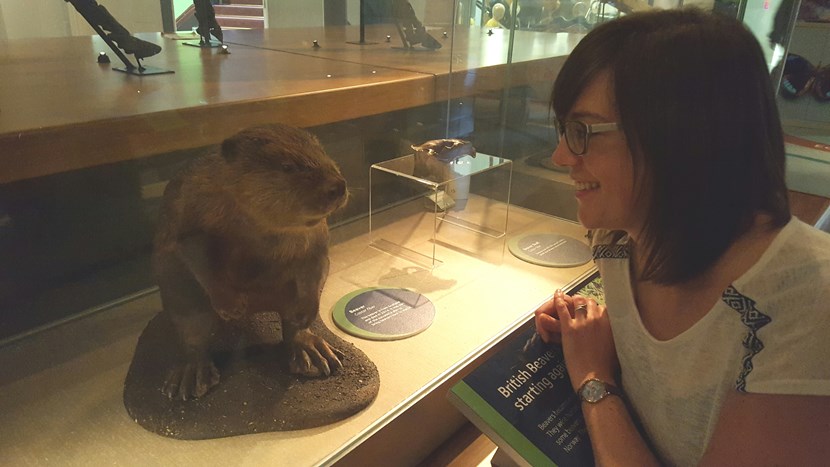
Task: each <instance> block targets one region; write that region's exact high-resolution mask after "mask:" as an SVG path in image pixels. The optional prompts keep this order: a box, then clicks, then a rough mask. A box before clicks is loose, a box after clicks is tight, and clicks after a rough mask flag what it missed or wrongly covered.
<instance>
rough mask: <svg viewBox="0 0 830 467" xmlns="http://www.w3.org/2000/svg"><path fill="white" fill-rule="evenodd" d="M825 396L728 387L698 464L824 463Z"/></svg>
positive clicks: (829, 407) (828, 443) (829, 452)
mask: <svg viewBox="0 0 830 467" xmlns="http://www.w3.org/2000/svg"><path fill="white" fill-rule="evenodd" d="M829 462H830V396H792V395H777V394H746V393H740V392H737V391H735V392H732V393H730V394H729V395H728V396H727V397H726V400H725V401H724V403H723V408H722V409H721V413H720V416H719V417H718V424H717V426H716V428H715V432H714V434H713V435H712V438H711V440H710V441H709V446H708V449H707V451H706V453H705V454H704V456H703V459H702V461H701V465H732V466H741V465H752V466H758V465H797V466H814V465H815V466H825V465H828V463H829Z"/></svg>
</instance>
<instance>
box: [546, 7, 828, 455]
mask: <svg viewBox="0 0 830 467" xmlns="http://www.w3.org/2000/svg"><path fill="white" fill-rule="evenodd" d="M552 108H553V111H554V114H555V116H556V118H557V120H556V125H557V127H558V130H559V133H560V141H561V143H560V144H559V146H558V147H557V149H556V151H555V152H554V154H553V161H554V163H556V164H558V165H560V166H565V167H568V168H569V169H570V176H571V178H572V179H573V180H574V183H575V186H576V197H577V200H578V203H579V211H578V215H579V220H580V222H581V223H582V224H583V225H584V226H585V227H587V228H588V229H589V230H590V231H591V232H592V244H593V249H594V257H595V261H596V263H597V265H598V268H599V271H600V274H601V276H602V279H603V287H604V290H605V298H606V306H607V310H606V307H605V306H600V305H597V303H596V302H594V301H593V300H588V299H585V298H583V297H579V296H576V297H568V296H565V295H563V294H562V293H561V291H557V293H556V294H555V295H554V297H553V298H552V299H551V300H550V301H549V302H548V303H546V304H545V305H543V306H542V307H541V308H540V309H539V310H537V311H536V327H537V330H538V332H539V334H540V335H541V336H542V338H543V340H545V341H546V342H547V341H551V340H556V341H559V340H561V342H562V345H563V348H564V352H565V359H566V363H567V366H568V372H569V375H570V377H571V382H572V383H573V385H574V389H575V390H580V389H583V388H584V389H583V390H582V391H580V395H581V396H582V397H583V400H584V401H585V402H583V404H582V409H583V414H584V416H585V419H586V422H587V424H588V428H589V434H590V436H591V442H592V446H593V448H594V453H595V457H596V459H597V463H598V464H600V465H608V464H613V465H636V466H644V465H654V464H670V465H698V464H703V465H811V464H812V465H818V464H824V465H826V463H827V462H828V459H830V362H828V361H827V360H828V359H830V306H828V305H827V301H826V299H825V297H828V296H830V236H828V235H827V234H825V233H822V232H820V231H818V230H816V229H813V228H812V227H810V226H808V225H806V224H804V223H802V222H801V221H799V220H798V219H795V218H791V216H790V213H789V208H788V204H787V190H786V186H785V183H784V173H785V172H784V159H785V156H784V142H783V135H782V130H781V127H780V122H779V117H778V112H777V110H776V105H775V98H774V94H773V91H772V85H771V83H770V80H769V77H768V74H767V69H766V65H765V62H764V56H763V53H762V51H761V48H760V46H759V45H758V43H757V41H756V39H755V38H754V36H752V34H751V33H750V32H749V31H748V30H746V29H745V28H744V27H743V26H742V25H741V24H740V23H738V22H737V21H735V20H733V19H730V18H725V17H719V16H715V15H711V14H707V13H703V12H699V11H696V10H666V11H659V12H649V13H642V14H632V15H629V16H626V17H623V18H621V19H618V20H614V21H611V22H608V23H605V24H603V25H600V26H599V27H597V28H595V29H594V30H593V31H591V32H590V33H589V34H588V35H587V36H586V37H585V38H584V39H583V40H582V41H581V42H580V43H579V44H578V45H577V47H576V48H575V49H574V51H573V53H572V54H571V55H570V57H569V58H568V60H567V61H566V63H565V64H564V66H563V68H562V70H561V72H560V74H559V76H558V77H557V79H556V83H555V84H554V89H553V95H552ZM591 379H596V380H598V381H595V382H590V383H588V384H587V385H584V383H586V382H587V381H589V380H591ZM583 385H584V386H583ZM617 386H618V387H619V389H620V390H619V391H615V390H614V389H615V388H616V387H617ZM592 390H593V391H592ZM608 392H610V393H611V394H608ZM614 393H617V394H614Z"/></svg>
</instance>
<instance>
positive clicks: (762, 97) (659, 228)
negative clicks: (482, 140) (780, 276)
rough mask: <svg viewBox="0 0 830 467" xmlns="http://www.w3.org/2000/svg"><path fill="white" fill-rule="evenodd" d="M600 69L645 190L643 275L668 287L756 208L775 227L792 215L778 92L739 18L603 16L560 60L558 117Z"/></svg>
mask: <svg viewBox="0 0 830 467" xmlns="http://www.w3.org/2000/svg"><path fill="white" fill-rule="evenodd" d="M606 70H607V71H609V72H610V75H611V79H612V80H613V89H614V94H615V100H616V107H617V110H618V113H619V116H620V119H619V123H620V125H621V128H622V130H623V132H624V133H625V135H626V139H627V142H628V146H629V149H630V150H631V154H632V157H633V159H634V160H633V163H634V167H635V173H637V174H638V175H640V177H638V180H637V182H636V183H638V184H640V186H639V189H638V193H639V194H641V195H645V196H641V198H640V199H642V200H643V202H642V209H644V210H645V211H646V216H645V217H646V225H645V226H644V230H643V232H641V234H642V238H638V244H641V245H643V246H644V247H645V251H647V252H648V256H647V258H646V263H645V268H644V276H643V278H644V279H647V280H654V281H655V282H658V283H663V284H672V283H680V282H684V281H687V280H689V279H692V278H695V277H697V276H699V275H700V274H702V273H704V272H705V271H707V270H708V269H709V268H710V267H711V266H712V265H713V264H714V263H715V261H716V260H717V259H718V258H719V257H720V256H721V255H722V254H723V253H724V251H726V249H727V248H728V247H729V245H730V244H732V243H733V242H734V241H735V240H736V239H737V238H738V237H739V236H740V235H742V234H743V233H745V232H746V231H747V230H748V229H749V228H750V227H751V226H752V223H753V221H754V219H755V216H756V215H757V214H758V213H766V214H768V215H770V216H771V218H772V223H773V226H774V227H780V226H782V225H784V224H786V223H787V221H788V220H789V218H790V212H789V206H788V202H787V189H786V185H785V182H784V175H785V171H784V160H785V152H784V139H783V132H782V129H781V123H780V120H779V116H778V109H777V107H776V103H775V95H774V92H773V88H772V84H771V82H770V78H769V74H768V72H767V68H766V62H765V60H764V55H763V52H762V50H761V47H760V45H759V44H758V42H757V40H756V39H755V37H754V36H753V35H752V33H751V32H749V30H747V29H746V28H745V27H744V26H743V25H742V24H741V23H740V22H738V21H736V20H734V19H732V18H728V17H724V16H719V15H715V14H710V13H705V12H702V11H699V10H695V9H683V10H662V11H653V12H646V13H636V14H631V15H628V16H625V17H622V18H620V19H617V20H613V21H609V22H607V23H604V24H601V25H599V26H598V27H596V28H595V29H594V30H592V31H591V32H590V33H588V34H587V35H586V37H585V38H584V39H583V40H582V41H581V42H580V43H579V44H578V45H577V46H576V47H575V48H574V51H573V52H572V53H571V55H570V56H569V57H568V59H567V61H566V62H565V64H564V65H563V67H562V70H561V72H560V73H559V76H558V77H557V79H556V82H555V84H554V87H553V93H552V96H551V107H552V109H553V112H554V114H555V115H558V116H560V117H562V118H567V115H568V113H569V112H570V110H571V108H572V107H573V105H574V102H575V101H576V100H577V98H578V97H579V96H580V94H581V93H582V91H583V89H584V88H585V87H586V85H587V84H588V83H590V82H591V80H592V79H594V78H595V77H596V76H598V74H599V73H601V72H604V71H606ZM586 157H591V156H590V155H587V156H586Z"/></svg>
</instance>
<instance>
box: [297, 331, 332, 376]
mask: <svg viewBox="0 0 830 467" xmlns="http://www.w3.org/2000/svg"><path fill="white" fill-rule="evenodd" d="M344 356H345V354H344V353H343V352H341V351H339V350H337V349H335V348H334V347H332V346H331V345H329V343H328V342H326V341H325V340H323V339H322V338H321V337H319V336H316V335H315V334H313V333H312V332H311V331H309V330H308V329H304V330H301V331H299V332H297V334H296V335H295V336H294V340H293V341H292V342H291V355H290V357H289V362H288V369H289V371H290V372H291V373H294V374H299V375H304V376H321V375H325V376H329V375H331V374H332V373H336V372H338V371H340V370H341V369H342V368H343V363H342V362H341V361H340V359H341V358H343V357H344Z"/></svg>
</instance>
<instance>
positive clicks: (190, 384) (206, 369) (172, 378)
mask: <svg viewBox="0 0 830 467" xmlns="http://www.w3.org/2000/svg"><path fill="white" fill-rule="evenodd" d="M217 384H219V370H217V369H216V366H215V365H214V364H213V362H212V361H211V360H210V359H209V358H203V359H199V360H198V361H197V362H188V363H186V364H184V365H182V366H180V367H177V368H174V369H173V370H170V373H168V374H167V379H165V380H164V386H162V392H163V393H164V394H165V395H166V396H167V397H169V398H170V399H178V400H183V401H186V400H188V399H198V398H199V397H202V396H204V395H205V394H207V392H208V391H209V390H210V389H211V388H212V387H214V386H216V385H217Z"/></svg>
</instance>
